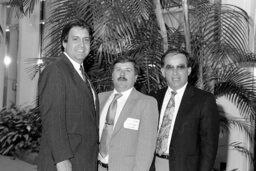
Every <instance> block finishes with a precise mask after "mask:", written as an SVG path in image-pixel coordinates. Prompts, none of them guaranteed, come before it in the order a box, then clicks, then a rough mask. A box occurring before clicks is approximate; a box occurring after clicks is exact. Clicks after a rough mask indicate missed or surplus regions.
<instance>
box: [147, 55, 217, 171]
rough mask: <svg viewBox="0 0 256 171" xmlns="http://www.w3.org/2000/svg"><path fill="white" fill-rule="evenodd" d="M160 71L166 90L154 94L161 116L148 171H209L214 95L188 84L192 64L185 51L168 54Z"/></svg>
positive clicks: (214, 147) (213, 138)
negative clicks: (152, 160)
mask: <svg viewBox="0 0 256 171" xmlns="http://www.w3.org/2000/svg"><path fill="white" fill-rule="evenodd" d="M161 72H162V75H163V76H164V77H165V79H166V81H167V84H168V87H167V88H164V89H161V90H159V91H158V92H157V93H156V94H153V96H154V97H155V98H156V99H157V101H158V107H159V113H160V117H159V127H158V137H157V144H156V152H155V160H154V161H155V162H154V163H153V165H152V167H151V170H152V171H153V170H155V171H169V170H170V171H212V169H213V165H214V161H215V157H216V153H217V147H218V134H219V114H218V109H217V105H216V101H215V98H214V96H213V95H212V94H210V93H208V92H205V91H202V90H200V89H198V88H195V87H193V86H192V85H190V84H188V76H189V75H190V73H191V62H190V59H189V56H188V54H187V53H186V52H184V51H180V50H169V51H167V52H166V53H165V54H164V55H163V57H162V59H161Z"/></svg>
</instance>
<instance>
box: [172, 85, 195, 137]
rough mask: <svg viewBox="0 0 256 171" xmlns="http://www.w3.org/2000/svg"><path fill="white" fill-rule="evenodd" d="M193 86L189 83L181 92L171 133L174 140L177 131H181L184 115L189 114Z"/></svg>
mask: <svg viewBox="0 0 256 171" xmlns="http://www.w3.org/2000/svg"><path fill="white" fill-rule="evenodd" d="M193 95H194V91H193V87H192V86H190V85H189V84H188V85H187V87H186V90H185V92H184V94H183V97H182V100H181V103H180V107H179V110H178V113H177V117H176V120H175V124H174V128H173V133H172V141H173V140H174V138H175V136H176V135H177V134H178V133H179V132H183V127H184V125H183V124H186V123H184V117H185V116H186V115H188V114H189V111H190V109H191V108H192V106H191V105H192V102H193Z"/></svg>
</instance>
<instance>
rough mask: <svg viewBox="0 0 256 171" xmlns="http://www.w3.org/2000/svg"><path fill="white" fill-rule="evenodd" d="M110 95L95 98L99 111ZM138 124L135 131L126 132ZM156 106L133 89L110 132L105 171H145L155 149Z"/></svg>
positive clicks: (151, 99) (151, 100)
mask: <svg viewBox="0 0 256 171" xmlns="http://www.w3.org/2000/svg"><path fill="white" fill-rule="evenodd" d="M111 93H112V91H109V92H104V93H100V94H99V100H100V109H101V111H102V109H103V107H104V105H105V103H106V101H107V99H108V97H109V96H110V95H111ZM131 121H139V126H138V129H137V130H136V129H130V128H129V123H130V122H131ZM157 124H158V109H157V102H156V100H155V99H154V98H153V97H150V96H147V95H144V94H142V93H140V92H138V91H137V90H136V89H133V90H132V92H131V94H130V95H129V97H128V99H127V101H126V103H125V105H124V107H123V109H122V111H121V113H120V116H119V118H118V120H117V122H116V125H115V128H114V130H113V134H112V138H111V140H110V147H109V171H148V170H149V168H150V165H151V162H152V160H153V155H154V151H155V146H156V137H157Z"/></svg>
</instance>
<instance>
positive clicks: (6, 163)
mask: <svg viewBox="0 0 256 171" xmlns="http://www.w3.org/2000/svg"><path fill="white" fill-rule="evenodd" d="M36 170H37V169H36V165H31V164H29V163H26V162H23V161H21V160H19V159H13V158H11V157H6V156H1V155H0V171H36Z"/></svg>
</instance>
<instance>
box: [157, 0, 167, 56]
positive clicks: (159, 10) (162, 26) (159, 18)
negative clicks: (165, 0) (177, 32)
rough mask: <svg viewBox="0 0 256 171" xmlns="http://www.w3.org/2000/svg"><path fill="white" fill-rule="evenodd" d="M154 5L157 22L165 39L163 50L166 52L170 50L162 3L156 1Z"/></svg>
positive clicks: (158, 0)
mask: <svg viewBox="0 0 256 171" xmlns="http://www.w3.org/2000/svg"><path fill="white" fill-rule="evenodd" d="M154 4H155V13H156V18H157V22H158V25H159V27H160V31H161V35H162V38H163V49H164V52H165V51H167V49H168V38H167V31H166V27H165V22H164V17H163V11H162V6H161V3H160V0H154Z"/></svg>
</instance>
